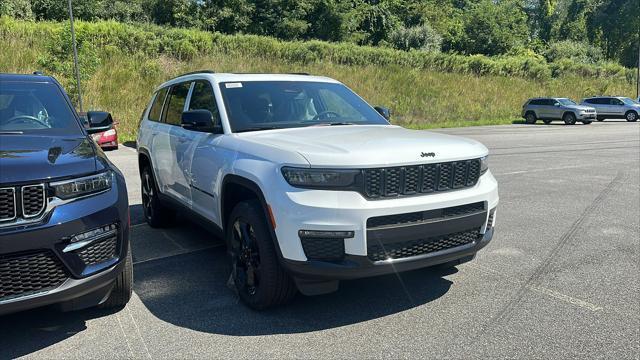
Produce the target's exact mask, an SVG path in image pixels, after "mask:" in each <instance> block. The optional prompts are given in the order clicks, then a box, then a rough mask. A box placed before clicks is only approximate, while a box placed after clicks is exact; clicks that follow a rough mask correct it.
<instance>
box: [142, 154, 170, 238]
mask: <svg viewBox="0 0 640 360" xmlns="http://www.w3.org/2000/svg"><path fill="white" fill-rule="evenodd" d="M140 187H141V193H142V210H143V211H144V218H145V220H146V221H147V224H149V226H151V227H153V228H160V227H167V226H169V225H171V224H172V222H173V219H174V218H175V212H174V211H173V210H172V209H170V208H168V207H167V206H166V205H164V204H163V203H162V202H161V200H160V198H159V197H158V194H159V191H158V186H157V185H156V182H155V178H154V177H153V172H152V170H151V167H149V166H145V167H144V168H143V169H142V173H141V174H140Z"/></svg>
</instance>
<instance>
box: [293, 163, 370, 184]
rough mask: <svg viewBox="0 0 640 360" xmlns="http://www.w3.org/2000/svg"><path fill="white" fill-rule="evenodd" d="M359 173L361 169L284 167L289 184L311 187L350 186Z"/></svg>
mask: <svg viewBox="0 0 640 360" xmlns="http://www.w3.org/2000/svg"><path fill="white" fill-rule="evenodd" d="M359 173H360V171H359V170H339V169H302V168H292V167H283V168H282V175H283V176H284V178H285V180H287V182H288V183H289V185H291V186H295V187H301V188H311V189H322V188H344V187H348V186H351V185H353V184H354V182H355V178H356V176H357V175H358V174H359Z"/></svg>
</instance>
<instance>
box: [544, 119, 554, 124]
mask: <svg viewBox="0 0 640 360" xmlns="http://www.w3.org/2000/svg"><path fill="white" fill-rule="evenodd" d="M552 121H553V120H548V119H545V120H542V122H543V123H544V124H545V125H549V124H551V122H552Z"/></svg>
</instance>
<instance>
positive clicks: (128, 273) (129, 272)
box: [99, 245, 133, 309]
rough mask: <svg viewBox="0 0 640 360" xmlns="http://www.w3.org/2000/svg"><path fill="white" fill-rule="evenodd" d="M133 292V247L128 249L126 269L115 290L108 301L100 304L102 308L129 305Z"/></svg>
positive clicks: (115, 285)
mask: <svg viewBox="0 0 640 360" xmlns="http://www.w3.org/2000/svg"><path fill="white" fill-rule="evenodd" d="M132 291H133V258H132V255H131V245H129V247H128V249H127V257H126V258H125V260H124V269H123V270H122V272H121V273H120V275H118V277H117V278H116V283H115V284H114V285H113V290H111V294H110V295H109V297H108V298H107V300H106V301H105V302H104V303H102V304H100V306H99V307H100V308H103V309H106V308H114V307H121V306H125V305H127V303H128V302H129V299H131V292H132Z"/></svg>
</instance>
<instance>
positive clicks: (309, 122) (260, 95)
mask: <svg viewBox="0 0 640 360" xmlns="http://www.w3.org/2000/svg"><path fill="white" fill-rule="evenodd" d="M220 91H221V92H222V98H223V99H224V104H225V106H226V109H227V117H228V118H229V123H230V125H231V130H232V131H233V132H244V131H257V130H266V129H284V128H293V127H303V126H314V125H352V124H353V125H365V124H366V125H388V124H389V123H388V122H387V121H386V120H385V119H384V118H383V117H382V116H381V115H380V114H379V113H378V112H377V111H375V110H374V109H373V108H371V106H369V104H367V103H366V102H364V101H363V100H362V99H361V98H360V97H358V96H357V95H356V94H354V93H353V92H352V91H351V90H349V89H348V88H347V87H346V86H344V85H342V84H335V83H325V82H298V81H296V82H293V81H245V82H226V83H221V84H220Z"/></svg>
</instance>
